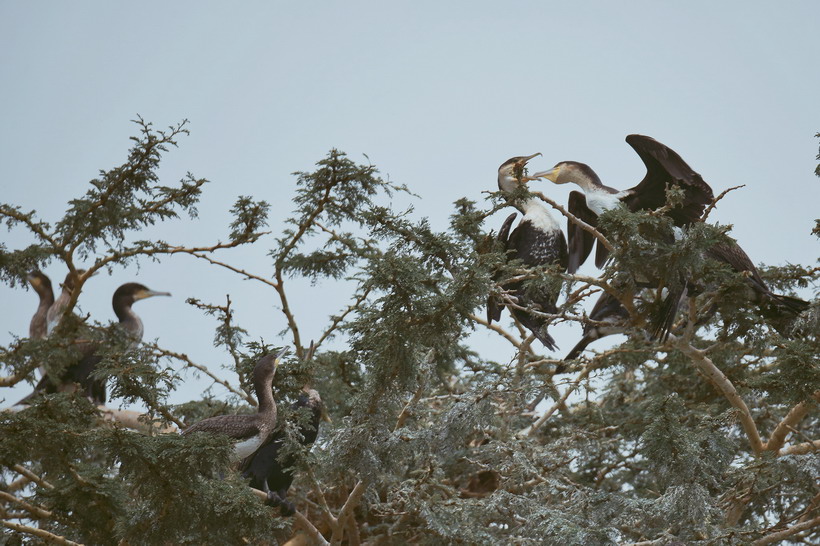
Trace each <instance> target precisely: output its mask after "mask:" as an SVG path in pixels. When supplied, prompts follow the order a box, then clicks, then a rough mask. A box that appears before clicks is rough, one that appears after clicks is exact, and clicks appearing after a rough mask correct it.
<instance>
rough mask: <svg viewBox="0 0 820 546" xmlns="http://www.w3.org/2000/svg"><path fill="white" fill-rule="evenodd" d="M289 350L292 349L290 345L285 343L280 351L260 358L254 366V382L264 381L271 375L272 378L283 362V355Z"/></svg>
mask: <svg viewBox="0 0 820 546" xmlns="http://www.w3.org/2000/svg"><path fill="white" fill-rule="evenodd" d="M288 351H290V346H288V345H285V346H284V347H282V348H281V349H280V350H279V352H277V353H271V354H268V355H265V356H263V357H262V358H260V359H259V360H258V361H257V362H256V366H254V368H253V380H254V383H257V384H258V383H260V382H264V381H265V380H266V379H267V378H269V377H270V378H271V379H272V378H273V376H274V375H275V374H276V369H277V368H278V367H279V364H280V363H281V362H282V357H283V356H285V355H286V354H287V352H288Z"/></svg>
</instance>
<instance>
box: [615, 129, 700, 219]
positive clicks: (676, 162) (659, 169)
mask: <svg viewBox="0 0 820 546" xmlns="http://www.w3.org/2000/svg"><path fill="white" fill-rule="evenodd" d="M626 142H627V143H628V144H629V145H630V146H632V148H634V150H635V151H636V152H637V153H638V155H639V156H640V157H641V160H643V162H644V165H646V176H644V179H643V180H642V181H641V183H640V184H638V185H637V186H635V187H634V188H632V189H630V190H627V195H626V196H625V197H624V198H623V199H622V201H623V202H624V203H625V204H626V206H627V207H628V208H629V210H631V211H637V210H642V209H657V208H659V207H662V206H663V205H664V204H666V187H667V185H673V186H678V187H680V188H682V189H683V190H684V192H685V198H684V201H683V204H681V205H679V206H676V207H674V208H673V209H672V210H670V211H669V212H668V215H669V216H670V217H671V218H672V219H673V221H674V222H675V225H677V226H684V225H687V224H691V223H692V222H694V221H696V220H698V219H699V218H700V217H701V216H702V215H703V210H704V208H705V207H706V205H708V204H709V203H711V202H712V199H714V194H713V193H712V188H711V187H710V186H709V184H707V183H706V182H705V181H704V180H703V177H701V175H700V174H698V173H697V172H695V171H694V170H693V169H692V167H690V166H689V165H688V164H687V163H686V161H684V160H683V158H681V156H680V155H678V154H677V152H675V151H674V150H672V149H671V148H669V147H668V146H666V145H664V144H661V143H660V142H658V141H657V140H655V139H654V138H652V137H648V136H644V135H629V136H627V137H626Z"/></svg>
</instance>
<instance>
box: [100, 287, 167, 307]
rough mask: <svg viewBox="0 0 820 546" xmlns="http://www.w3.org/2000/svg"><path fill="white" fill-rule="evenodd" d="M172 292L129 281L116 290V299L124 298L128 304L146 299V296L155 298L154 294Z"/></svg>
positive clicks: (163, 294) (164, 294)
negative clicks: (152, 288) (158, 290)
mask: <svg viewBox="0 0 820 546" xmlns="http://www.w3.org/2000/svg"><path fill="white" fill-rule="evenodd" d="M170 295H171V293H170V292H157V291H156V290H151V289H150V288H148V287H147V286H144V285H142V284H140V283H136V282H128V283H125V284H123V285H122V286H120V287H119V288H117V290H116V291H115V292H114V301H115V302H116V301H117V300H124V301H126V302H128V304H132V303H134V302H135V301H139V300H144V299H146V298H153V297H154V296H170Z"/></svg>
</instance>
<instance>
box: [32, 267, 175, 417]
mask: <svg viewBox="0 0 820 546" xmlns="http://www.w3.org/2000/svg"><path fill="white" fill-rule="evenodd" d="M170 295H171V294H170V293H168V292H156V291H154V290H150V289H148V288H147V287H145V286H143V285H141V284H138V283H134V282H130V283H126V284H123V285H122V286H120V287H119V288H117V290H116V291H115V292H114V297H113V298H112V300H111V304H112V306H113V308H114V313H115V314H116V315H117V318H118V319H120V322H119V326H120V328H122V329H123V330H125V332H126V333H127V334H128V336H129V337H130V338H131V339H132V342H133V344H134V345H136V344H137V343H138V342H139V341H140V340H141V339H142V333H143V326H142V320H140V318H139V317H138V316H137V314H136V313H134V311H133V309H131V306H132V305H133V304H134V302H136V301H138V300H142V299H146V298H150V297H153V296H170ZM55 305H56V304H55ZM53 307H54V306H52V308H53ZM58 320H59V319H58ZM77 346H78V348H79V351H80V353H81V357H80V359H79V361H78V362H75V363H74V364H70V365H69V366H68V367H67V368H66V369H65V371H64V372H63V373H62V375H61V376H60V377H59V379H58V380H57V381H56V382H55V381H52V380H51V379H50V378H49V377H48V375H45V376H43V378H42V379H41V380H40V382H39V383H37V386H35V387H34V392H32V393H31V394H29V395H28V396H26V397H25V398H23V399H22V400H20V401H19V402H17V404H25V403H27V402H28V401H29V400H30V399H31V398H32V397H34V396H36V395H37V393H39V392H45V393H48V394H51V393H55V392H58V391H73V390H74V389H75V386H74V385H75V384H77V385H79V386H80V388H81V389H82V390H83V391H84V392H85V395H86V396H87V397H88V398H90V399H91V401H92V402H93V403H94V404H96V405H98V406H99V405H102V404H105V401H106V392H105V380H100V379H92V378H91V377H90V376H91V373H92V372H93V371H94V369H95V368H96V366H97V364H99V362H100V361H101V360H102V357H101V356H100V355H98V354H97V350H98V349H99V344H98V343H95V342H91V341H79V342H78V343H77Z"/></svg>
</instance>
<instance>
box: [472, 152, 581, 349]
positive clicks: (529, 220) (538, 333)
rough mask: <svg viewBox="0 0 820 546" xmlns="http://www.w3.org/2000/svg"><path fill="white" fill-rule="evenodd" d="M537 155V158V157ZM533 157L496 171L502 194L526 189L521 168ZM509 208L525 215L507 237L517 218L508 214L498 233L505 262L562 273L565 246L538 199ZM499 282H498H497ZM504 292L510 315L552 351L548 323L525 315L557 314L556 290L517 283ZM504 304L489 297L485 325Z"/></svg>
mask: <svg viewBox="0 0 820 546" xmlns="http://www.w3.org/2000/svg"><path fill="white" fill-rule="evenodd" d="M536 155H538V154H536ZM533 157H535V156H534V155H533V156H522V157H513V158H512V159H509V160H507V161H505V162H504V163H503V164H502V165H501V167H499V169H498V187H499V189H501V190H502V191H506V192H513V191H515V190H516V189H517V188H519V187H522V186H525V185H526V180H528V179H529V178H527V177H526V176H525V175H524V167H525V165H526V164H527V161H529V160H530V159H532V158H533ZM511 204H512V205H513V206H515V207H516V208H517V209H519V210H520V211H521V212H523V213H524V217H523V218H522V219H521V221H520V222H519V223H518V226H517V227H516V228H515V229H514V230H513V231H512V233H510V229H511V228H512V224H513V222H514V221H515V217H516V214H515V213H513V214H511V215H510V216H509V217H508V218H507V219H506V220H505V221H504V224H503V226H502V227H501V230H500V231H499V233H498V240H499V241H500V242H501V244H502V246H503V247H504V249H505V251H506V254H507V259H508V260H520V261H521V262H522V263H523V264H524V265H526V266H528V267H541V266H551V265H558V266H559V267H560V269H561V271H564V270H566V267H567V242H566V239H565V238H564V233H563V232H562V231H561V228H560V227H559V226H558V223H557V222H556V221H555V220H554V219H553V218H552V216H551V215H550V213H549V211H548V210H547V208H546V207H545V206H544V205H543V204H542V203H541V202H540V201H539V200H538V199H534V198H533V199H526V200H513V201H511ZM496 280H498V279H496ZM505 288H507V289H508V290H509V292H510V293H511V294H512V295H513V296H514V297H515V298H516V299H517V306H510V305H507V307H509V308H510V312H511V313H512V314H513V316H514V317H515V318H516V319H518V321H519V322H521V324H523V325H524V326H525V327H526V328H527V329H528V330H530V332H532V333H533V335H535V337H537V338H538V340H539V341H541V343H543V344H544V346H545V347H546V348H548V349H550V350H555V349H556V348H557V347H556V345H555V340H554V339H553V338H552V336H550V335H549V333H548V332H547V322H548V320H547V319H545V318H543V317H540V316H538V315H535V314H533V313H532V312H528V311H527V310H525V309H522V308H527V309H531V310H534V311H536V312H540V313H547V314H552V313H556V312H557V310H558V308H557V307H556V305H555V302H556V300H557V299H558V293H559V291H560V287H559V288H558V289H543V288H542V289H535V288H527V287H525V283H524V282H520V281H516V282H514V283H510V284H509V285H506V286H505ZM504 305H505V304H504V302H503V301H500V299H498V298H496V297H493V296H490V298H489V299H488V301H487V321H488V322H490V323H491V322H492V321H493V320H499V319H500V318H501V310H502V308H503V307H504Z"/></svg>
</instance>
